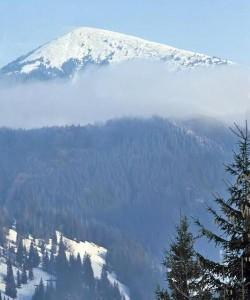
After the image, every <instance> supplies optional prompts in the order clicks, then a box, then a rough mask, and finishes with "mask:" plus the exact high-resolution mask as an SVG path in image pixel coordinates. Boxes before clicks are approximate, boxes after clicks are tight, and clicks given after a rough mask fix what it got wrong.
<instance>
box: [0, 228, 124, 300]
mask: <svg viewBox="0 0 250 300" xmlns="http://www.w3.org/2000/svg"><path fill="white" fill-rule="evenodd" d="M106 255H107V250H106V249H105V248H103V247H99V246H97V245H95V244H94V243H89V242H81V241H76V240H71V239H68V238H66V237H64V236H63V235H62V234H61V233H60V232H56V233H55V234H54V235H53V236H52V237H51V239H48V240H43V239H34V238H33V237H32V236H30V235H28V236H26V237H24V236H23V235H20V234H18V233H17V232H16V230H14V229H4V230H3V234H2V241H1V247H0V291H1V295H2V299H4V297H5V298H6V299H8V298H9V299H12V298H17V299H19V300H29V299H32V300H47V299H51V300H58V299H65V300H66V299H69V298H68V297H72V299H79V300H80V299H82V297H84V298H86V299H89V300H91V299H93V300H98V299H100V300H103V299H110V300H129V299H130V297H129V292H128V288H127V287H126V286H125V285H123V284H121V283H120V282H119V281H118V280H117V279H116V274H115V273H114V272H113V271H111V270H108V267H107V265H106Z"/></svg>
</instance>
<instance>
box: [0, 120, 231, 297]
mask: <svg viewBox="0 0 250 300" xmlns="http://www.w3.org/2000/svg"><path fill="white" fill-rule="evenodd" d="M208 126H209V121H207V122H206V123H204V122H202V121H201V120H199V121H198V122H197V121H196V120H192V122H185V124H181V123H173V122H171V121H168V120H163V119H158V118H153V119H145V120H140V119H121V120H115V121H109V122H107V123H106V124H103V125H89V126H84V127H81V126H70V127H54V128H43V129H33V130H11V129H4V128H2V129H1V130H0V215H1V219H0V225H1V222H3V221H4V222H5V224H7V225H6V226H8V227H10V226H11V225H12V224H13V222H16V228H17V231H18V232H20V233H22V234H27V233H28V234H32V235H33V236H34V237H36V238H43V239H46V238H49V237H50V236H51V235H52V234H53V232H54V231H55V230H59V231H60V232H62V233H63V234H64V235H66V236H67V237H69V238H70V239H72V240H74V238H76V239H77V240H81V241H85V240H89V241H92V242H94V243H96V244H98V245H100V246H102V247H104V248H107V249H110V251H109V252H108V254H107V257H106V261H107V265H111V266H112V267H113V268H114V270H115V272H116V274H118V275H119V280H120V281H121V282H122V283H124V284H125V285H126V286H128V287H129V290H130V295H131V299H133V300H134V299H136V300H141V299H143V300H152V299H153V291H154V289H155V286H156V285H157V283H159V281H158V277H157V276H158V275H157V274H158V273H157V272H158V269H157V268H156V266H157V262H158V261H159V260H160V258H161V256H162V252H163V250H164V249H166V247H167V242H168V241H169V240H170V236H171V234H172V233H173V230H174V228H175V224H176V222H177V221H178V218H179V215H180V210H181V211H182V213H183V214H187V215H188V216H194V217H195V216H199V217H200V218H201V219H202V220H203V221H204V223H208V222H209V220H208V219H209V218H208V216H207V213H206V205H207V204H210V203H211V200H212V199H213V197H212V193H213V192H220V193H221V194H223V191H224V184H223V181H222V179H223V178H224V167H223V163H224V162H227V161H230V157H231V147H232V145H233V140H232V138H231V135H230V133H229V132H228V130H226V129H225V128H224V127H223V126H222V125H220V124H216V123H215V122H213V128H212V129H211V130H208V129H207V128H208ZM204 249H207V247H206V248H204ZM138 274H140V276H138ZM157 281H158V282H157Z"/></svg>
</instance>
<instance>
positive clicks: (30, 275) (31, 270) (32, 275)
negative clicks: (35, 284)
mask: <svg viewBox="0 0 250 300" xmlns="http://www.w3.org/2000/svg"><path fill="white" fill-rule="evenodd" d="M33 279H34V273H33V269H32V268H30V269H29V280H33Z"/></svg>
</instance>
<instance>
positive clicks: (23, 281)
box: [21, 265, 28, 284]
mask: <svg viewBox="0 0 250 300" xmlns="http://www.w3.org/2000/svg"><path fill="white" fill-rule="evenodd" d="M27 282H28V277H27V272H26V269H25V266H24V265H23V268H22V274H21V283H22V284H26V283H27Z"/></svg>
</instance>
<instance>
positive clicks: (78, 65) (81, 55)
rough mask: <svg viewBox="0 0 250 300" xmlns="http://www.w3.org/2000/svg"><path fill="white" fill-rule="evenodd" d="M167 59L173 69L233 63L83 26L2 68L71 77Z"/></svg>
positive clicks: (5, 72) (23, 74) (15, 73)
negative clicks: (92, 68) (102, 68)
mask: <svg viewBox="0 0 250 300" xmlns="http://www.w3.org/2000/svg"><path fill="white" fill-rule="evenodd" d="M135 59H140V60H151V61H152V60H153V61H162V62H164V63H166V64H167V65H168V67H169V69H170V70H182V69H188V68H195V67H202V66H218V65H227V64H230V62H229V61H227V60H223V59H220V58H218V57H211V56H208V55H204V54H199V53H194V52H191V51H186V50H180V49H177V48H174V47H171V46H167V45H163V44H159V43H154V42H149V41H146V40H144V39H140V38H137V37H133V36H129V35H125V34H121V33H116V32H111V31H107V30H102V29H95V28H88V27H82V28H78V29H75V30H73V31H72V32H70V33H68V34H66V35H64V36H62V37H59V38H57V39H55V40H53V41H51V42H49V43H47V44H45V45H43V46H40V47H39V48H37V49H35V50H33V51H31V52H29V53H28V54H26V55H23V56H21V57H20V58H18V59H17V60H15V61H13V62H11V63H9V64H8V65H6V66H5V67H3V68H2V69H1V70H0V75H1V76H7V77H11V78H13V77H14V78H17V79H44V80H47V79H52V78H68V77H71V76H73V75H74V74H75V73H76V72H77V71H79V70H83V69H84V68H86V67H87V66H90V65H97V66H103V65H108V64H113V63H121V62H124V61H128V60H135Z"/></svg>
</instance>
